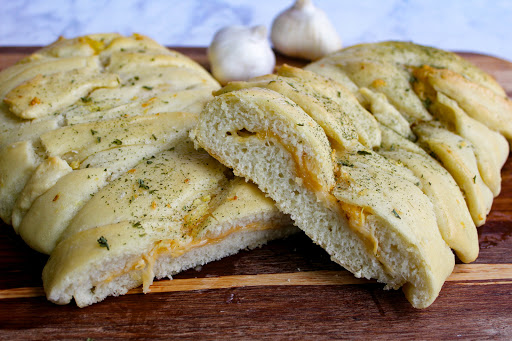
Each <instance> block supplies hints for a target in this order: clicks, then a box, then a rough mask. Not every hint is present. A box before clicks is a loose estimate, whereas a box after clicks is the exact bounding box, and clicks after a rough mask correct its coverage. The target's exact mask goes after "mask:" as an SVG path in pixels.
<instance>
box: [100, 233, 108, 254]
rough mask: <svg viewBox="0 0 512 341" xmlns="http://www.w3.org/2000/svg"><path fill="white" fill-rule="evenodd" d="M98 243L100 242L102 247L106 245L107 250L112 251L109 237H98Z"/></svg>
mask: <svg viewBox="0 0 512 341" xmlns="http://www.w3.org/2000/svg"><path fill="white" fill-rule="evenodd" d="M98 244H100V246H101V247H106V248H107V250H109V251H110V246H109V245H108V241H107V238H105V237H103V236H101V237H99V238H98Z"/></svg>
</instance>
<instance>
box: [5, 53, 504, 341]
mask: <svg viewBox="0 0 512 341" xmlns="http://www.w3.org/2000/svg"><path fill="white" fill-rule="evenodd" d="M34 50H35V48H34V47H30V48H20V47H17V48H14V47H11V48H10V47H1V48H0V69H3V68H6V67H8V66H10V65H12V64H13V63H15V62H16V61H17V60H19V59H20V58H22V57H24V56H25V55H27V54H28V53H31V52H33V51H34ZM177 50H178V51H180V52H182V53H185V54H187V55H189V56H190V57H192V58H193V59H194V60H196V61H198V62H199V63H201V64H202V65H203V66H205V67H208V65H207V58H206V55H205V49H204V48H178V49H177ZM461 55H462V56H463V57H465V58H467V59H468V60H470V61H472V62H473V63H475V64H477V65H478V66H480V67H481V68H483V69H484V70H486V71H488V72H489V73H491V74H492V75H493V76H495V77H496V79H497V80H498V81H499V82H500V83H501V84H502V85H503V86H504V87H505V89H506V91H507V94H508V95H509V96H511V95H512V64H511V63H509V62H506V61H503V60H500V59H497V58H494V57H490V56H484V55H478V54H471V53H461ZM283 62H287V63H289V64H292V65H297V66H302V65H304V61H301V60H292V59H287V58H284V57H281V56H278V64H279V63H283ZM502 176H503V187H502V193H501V194H500V196H499V197H497V198H496V199H495V201H494V204H493V209H492V211H491V213H490V215H489V217H488V220H487V223H486V224H485V225H484V226H482V227H480V228H479V238H480V256H479V258H478V259H477V261H475V262H474V263H472V264H457V265H456V268H455V271H454V273H453V274H452V275H451V276H450V278H449V279H448V281H447V282H446V283H445V285H444V287H443V289H442V291H441V294H440V295H439V297H438V299H437V300H436V301H435V302H434V304H433V305H432V306H430V307H429V308H428V309H424V310H416V309H414V308H412V307H411V306H410V304H409V303H408V302H407V301H406V300H405V298H404V296H403V294H402V292H401V291H384V290H382V288H383V286H382V285H381V284H377V283H375V282H372V281H366V280H360V279H356V278H354V277H353V276H352V275H351V274H349V273H348V272H347V271H345V270H343V269H342V268H341V267H340V266H338V265H336V264H335V263H333V262H331V261H330V259H329V256H328V255H327V254H326V253H325V252H324V251H323V250H322V249H321V248H319V247H318V246H316V245H314V244H313V243H312V242H311V241H310V240H309V239H308V238H307V237H306V236H305V235H303V234H299V235H296V236H293V237H291V238H289V239H287V240H283V241H276V242H272V243H270V244H269V245H267V246H265V247H263V248H261V249H257V250H253V251H250V252H246V251H244V252H240V253H239V254H237V255H235V256H232V257H228V258H225V259H223V260H220V261H217V262H213V263H210V264H207V265H205V266H203V267H202V268H201V269H193V270H189V271H186V272H184V273H181V274H179V275H177V276H175V277H174V280H172V281H171V280H162V281H156V282H155V283H154V285H153V286H152V292H151V293H149V294H146V295H144V294H141V290H140V289H134V290H132V291H130V293H129V294H128V295H125V296H122V297H109V298H107V299H106V300H105V301H103V302H101V303H98V304H94V305H92V306H89V307H86V308H82V309H80V308H77V307H76V306H75V305H74V304H69V305H66V306H57V305H55V304H53V303H50V302H48V301H47V300H46V298H45V297H44V292H43V290H42V284H41V271H42V268H43V266H44V264H45V262H46V259H47V257H46V256H43V255H41V254H38V253H36V252H35V251H32V250H31V249H30V248H28V247H27V246H26V245H25V244H24V243H23V241H22V240H21V239H20V238H19V237H18V236H16V235H15V234H14V232H13V231H12V228H11V227H10V226H7V225H2V226H0V339H8V340H14V339H20V340H21V339H23V340H26V339H45V340H47V339H82V340H86V339H87V338H93V339H95V340H103V339H114V338H118V339H127V338H137V339H140V338H148V339H170V338H175V337H181V338H197V339H199V338H200V339H214V338H219V339H226V338H227V337H235V338H238V339H241V338H250V339H255V338H272V339H273V338H277V339H312V338H315V339H318V338H320V339H334V338H336V339H337V338H348V337H351V338H357V339H376V338H377V339H391V338H392V339H396V338H402V339H459V338H462V339H467V338H470V339H476V338H492V339H512V160H511V159H509V160H508V162H507V163H506V164H505V167H504V168H503V170H502ZM459 263H460V262H459Z"/></svg>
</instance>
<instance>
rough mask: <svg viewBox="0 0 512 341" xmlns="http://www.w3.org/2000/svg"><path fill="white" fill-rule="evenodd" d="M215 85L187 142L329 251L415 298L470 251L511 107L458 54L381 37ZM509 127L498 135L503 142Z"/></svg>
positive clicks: (423, 299)
mask: <svg viewBox="0 0 512 341" xmlns="http://www.w3.org/2000/svg"><path fill="white" fill-rule="evenodd" d="M305 69H306V70H307V71H305V70H301V69H297V68H293V67H289V66H283V67H281V68H279V69H278V71H277V75H268V76H263V77H258V78H255V79H253V80H250V81H249V82H233V83H230V84H228V85H227V86H226V87H224V88H222V89H221V90H219V91H217V92H215V93H214V95H215V98H214V99H213V100H212V101H211V102H209V103H208V104H207V105H206V106H205V108H204V110H203V112H202V113H201V117H200V120H199V123H198V125H197V126H196V127H195V128H194V129H193V130H192V132H191V137H192V139H193V140H194V141H195V142H196V144H197V145H199V146H201V147H202V148H204V149H205V150H206V151H208V152H209V153H210V154H211V155H212V156H214V157H215V158H216V159H218V160H219V161H220V162H222V163H223V164H225V165H226V166H228V167H230V168H232V169H233V170H234V173H235V174H237V175H240V176H243V177H245V178H246V179H250V180H251V181H253V182H254V183H256V184H257V185H258V186H259V187H260V189H261V190H263V191H264V192H265V193H267V194H268V195H269V196H270V197H271V198H272V199H274V200H275V201H276V204H277V206H278V207H279V209H280V210H281V211H283V212H285V213H288V214H290V215H291V217H292V219H293V220H294V222H295V224H296V225H297V226H298V227H300V228H301V229H302V230H304V231H305V232H306V234H307V235H309V236H310V237H311V238H312V240H313V241H314V242H315V243H317V244H319V245H321V246H322V247H323V248H325V250H326V251H327V252H328V253H329V254H330V255H331V257H332V259H333V260H334V261H336V262H338V263H339V264H341V265H342V266H344V267H345V268H346V269H348V270H349V271H351V272H352V273H354V274H355V275H356V276H357V277H366V278H375V279H377V280H378V281H379V282H382V283H386V287H387V288H399V287H401V286H403V290H404V292H405V295H406V297H407V299H408V300H409V301H410V302H411V304H412V305H413V306H414V307H417V308H425V307H427V306H429V305H430V304H431V303H432V302H433V301H434V300H435V298H436V297H437V296H438V293H439V291H440V290H441V287H442V285H443V283H444V281H445V280H446V278H447V276H449V275H450V273H451V272H452V270H453V267H454V255H453V253H452V252H451V250H450V249H453V250H454V251H455V252H456V254H457V255H458V257H459V258H460V259H461V260H462V261H463V262H471V261H473V260H475V259H476V257H477V256H478V236H477V231H476V226H480V225H482V224H483V223H484V222H485V218H486V215H487V214H488V213H489V210H490V208H491V204H492V199H493V196H496V195H497V194H498V193H499V191H500V183H501V179H500V169H501V167H502V166H503V164H504V162H505V160H506V158H507V156H508V152H509V145H508V143H507V140H506V139H505V137H507V138H509V139H510V138H512V130H511V129H510V126H511V125H512V105H511V102H510V100H509V99H508V98H507V97H506V95H505V93H504V91H503V89H502V88H501V87H500V86H499V85H498V84H497V83H496V82H495V81H494V80H493V79H492V78H491V77H490V76H489V75H487V74H485V73H484V72H482V71H481V70H479V69H477V68H476V67H475V66H473V65H471V64H469V63H468V62H467V61H465V60H463V59H462V58H460V57H458V56H456V55H455V54H452V53H449V52H445V51H441V50H437V49H434V48H429V47H424V46H419V45H415V44H412V43H401V42H386V43H379V44H367V45H359V46H355V47H349V48H347V49H343V50H340V51H338V52H336V53H334V54H332V55H329V56H327V57H325V58H323V59H321V60H319V61H317V62H315V63H313V64H310V65H308V66H307V67H306V68H305ZM503 136H505V137H503Z"/></svg>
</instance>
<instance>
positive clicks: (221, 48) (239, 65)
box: [208, 26, 276, 85]
mask: <svg viewBox="0 0 512 341" xmlns="http://www.w3.org/2000/svg"><path fill="white" fill-rule="evenodd" d="M208 59H209V61H210V66H211V71H212V74H213V76H214V77H215V78H216V79H217V80H218V81H219V82H220V83H221V84H223V85H224V84H226V83H227V82H230V81H243V80H248V79H250V78H253V77H256V76H261V75H266V74H269V73H272V72H273V71H274V66H275V64H276V57H275V55H274V52H273V51H272V48H271V47H270V43H269V41H268V39H267V29H266V27H265V26H255V27H252V28H246V27H242V26H230V27H225V28H223V29H221V30H220V31H218V32H217V33H216V34H215V36H214V38H213V41H212V43H211V44H210V47H209V48H208Z"/></svg>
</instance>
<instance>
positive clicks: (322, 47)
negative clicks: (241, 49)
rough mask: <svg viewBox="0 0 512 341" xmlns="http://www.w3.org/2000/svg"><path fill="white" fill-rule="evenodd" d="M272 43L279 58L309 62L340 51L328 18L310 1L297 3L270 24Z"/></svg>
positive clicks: (337, 38) (299, 0)
mask: <svg viewBox="0 0 512 341" xmlns="http://www.w3.org/2000/svg"><path fill="white" fill-rule="evenodd" d="M271 39H272V43H273V44H274V47H275V48H276V50H278V51H279V52H281V53H282V54H284V55H286V56H290V57H300V58H305V59H310V60H315V59H318V58H320V57H323V56H324V55H326V54H328V53H331V52H334V51H336V50H339V49H340V48H341V40H340V37H339V36H338V33H337V32H336V30H335V28H334V27H333V26H332V24H331V22H330V21H329V18H328V17H327V15H326V14H325V12H324V11H322V10H321V9H319V8H317V7H315V6H314V5H313V3H312V2H311V0H297V1H296V2H295V4H294V5H293V6H292V7H290V8H288V9H286V10H285V11H284V12H282V13H281V14H279V16H278V17H277V18H276V19H275V20H274V22H273V24H272V32H271Z"/></svg>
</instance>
